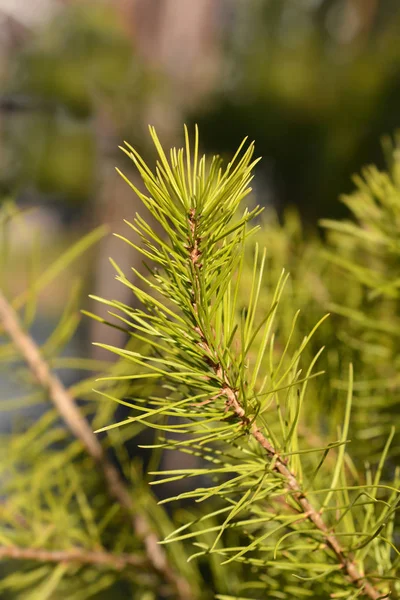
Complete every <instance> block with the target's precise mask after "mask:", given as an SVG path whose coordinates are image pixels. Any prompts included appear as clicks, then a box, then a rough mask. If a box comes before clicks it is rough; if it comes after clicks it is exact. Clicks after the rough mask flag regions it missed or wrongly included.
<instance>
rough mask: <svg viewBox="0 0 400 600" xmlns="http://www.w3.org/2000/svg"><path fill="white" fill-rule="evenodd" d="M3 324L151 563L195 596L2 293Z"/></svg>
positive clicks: (183, 599) (184, 595)
mask: <svg viewBox="0 0 400 600" xmlns="http://www.w3.org/2000/svg"><path fill="white" fill-rule="evenodd" d="M0 324H1V326H2V328H3V330H4V331H5V333H6V334H7V335H8V336H9V338H10V339H11V340H12V342H13V343H14V345H15V347H16V348H17V350H18V351H19V353H20V354H21V356H22V357H23V358H24V360H25V362H26V364H27V365H28V367H29V369H30V370H31V372H32V374H33V375H34V377H35V379H36V380H37V382H38V383H39V385H40V386H42V387H43V389H44V390H46V392H47V393H48V395H49V398H50V399H51V401H52V402H53V404H54V406H55V407H56V409H57V410H58V412H59V414H60V416H61V417H62V418H63V420H64V422H65V424H66V425H67V427H68V428H69V430H70V431H71V432H72V433H73V434H74V436H75V437H76V438H77V439H78V440H80V442H81V443H82V445H83V447H84V448H85V450H86V451H87V453H88V454H89V456H91V458H92V459H93V460H94V462H95V463H96V464H97V465H98V467H99V471H100V473H102V475H103V477H104V480H105V483H106V486H107V488H108V491H109V493H110V496H111V497H112V498H113V500H115V501H116V502H118V504H119V505H120V506H121V508H122V510H123V511H125V512H126V513H127V514H128V516H129V519H130V521H131V524H132V527H133V531H134V532H135V534H136V535H137V536H138V538H139V539H140V540H141V541H142V543H143V545H144V547H145V550H146V554H147V558H148V561H149V564H150V565H151V566H152V567H153V569H154V570H155V571H156V572H157V573H159V574H160V575H161V576H162V577H163V578H164V580H165V581H167V582H168V583H169V584H170V585H171V587H172V588H173V590H174V593H175V595H176V597H177V598H179V599H180V600H188V599H190V598H191V597H192V596H191V588H190V585H189V584H188V583H187V582H186V581H185V580H184V579H183V578H182V577H181V576H180V575H178V574H177V573H176V572H175V570H174V569H173V568H172V567H171V565H170V564H169V561H168V558H167V555H166V553H165V552H164V550H163V549H162V548H161V546H160V545H159V539H158V537H157V535H156V533H155V532H154V530H153V528H152V527H151V525H150V523H149V522H148V521H147V518H146V516H145V515H144V514H143V512H139V511H138V510H137V507H136V506H135V504H134V502H133V499H132V496H131V493H130V492H129V490H128V489H127V487H126V486H125V483H124V481H123V480H122V478H121V476H120V474H119V472H118V470H117V469H116V468H115V467H114V465H113V464H112V462H111V461H110V460H109V459H108V457H107V455H106V453H105V451H104V449H103V447H102V445H101V443H100V442H99V440H98V438H96V436H95V435H94V434H93V432H92V430H91V428H90V426H89V424H88V422H87V421H86V420H85V418H84V417H83V415H82V414H81V413H80V411H79V409H78V407H77V406H76V404H75V402H74V399H73V397H72V396H71V395H70V393H69V392H68V390H67V389H66V388H65V387H64V385H63V384H62V382H61V381H60V379H59V378H58V377H57V376H56V375H55V374H54V373H52V372H51V370H50V367H49V365H48V364H47V362H46V361H45V359H44V358H43V356H42V354H41V353H40V350H39V348H38V346H37V345H36V343H35V342H34V340H33V339H32V338H31V337H30V336H29V335H28V334H27V333H26V332H25V331H24V330H23V327H22V325H21V323H20V320H19V318H18V315H17V313H16V312H15V310H14V309H13V308H12V306H11V304H10V303H9V302H8V301H7V299H6V297H5V296H4V294H3V293H2V292H1V290H0Z"/></svg>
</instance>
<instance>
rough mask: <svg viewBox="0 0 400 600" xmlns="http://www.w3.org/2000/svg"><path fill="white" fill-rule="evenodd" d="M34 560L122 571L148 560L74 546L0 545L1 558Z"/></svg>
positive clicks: (140, 565) (131, 555)
mask: <svg viewBox="0 0 400 600" xmlns="http://www.w3.org/2000/svg"><path fill="white" fill-rule="evenodd" d="M5 558H9V559H12V560H33V561H37V562H54V563H61V562H62V563H79V564H82V565H104V566H105V567H110V568H111V569H116V570H118V571H122V570H123V569H125V568H126V567H136V568H143V567H146V566H148V564H149V563H148V560H147V559H143V558H140V557H139V556H135V555H133V554H110V553H109V552H91V551H89V550H82V549H80V548H74V549H73V550H43V549H41V548H20V547H18V546H0V559H5Z"/></svg>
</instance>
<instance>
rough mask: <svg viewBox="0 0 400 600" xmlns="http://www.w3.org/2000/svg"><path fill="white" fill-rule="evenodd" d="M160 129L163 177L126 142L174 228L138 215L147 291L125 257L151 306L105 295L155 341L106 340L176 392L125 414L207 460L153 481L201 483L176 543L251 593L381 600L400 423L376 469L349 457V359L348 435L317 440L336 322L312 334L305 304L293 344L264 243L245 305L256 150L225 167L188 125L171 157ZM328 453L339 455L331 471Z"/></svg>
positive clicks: (137, 332)
mask: <svg viewBox="0 0 400 600" xmlns="http://www.w3.org/2000/svg"><path fill="white" fill-rule="evenodd" d="M151 134H152V137H153V140H154V143H155V146H156V148H157V151H158V156H159V160H158V161H157V165H156V167H155V170H154V171H151V169H150V168H149V167H148V166H147V165H146V164H145V163H144V161H143V160H142V159H141V157H140V156H139V155H138V153H137V152H136V151H135V150H134V149H133V148H131V147H130V146H129V145H126V147H125V148H124V150H125V152H126V153H127V154H128V155H129V156H130V158H131V159H132V161H133V162H134V164H135V165H136V167H137V169H138V171H139V173H140V175H141V177H142V179H143V183H144V185H145V187H146V190H147V193H142V192H141V191H140V190H138V189H136V188H135V187H134V186H133V185H132V184H131V185H132V187H133V189H134V191H135V192H136V193H137V194H138V195H139V197H140V198H141V200H142V201H143V204H144V205H145V206H146V208H147V209H148V211H149V212H150V214H151V216H152V218H153V219H154V220H155V221H157V222H158V224H159V226H161V227H162V229H163V231H164V236H160V235H159V233H157V232H156V231H155V229H154V228H153V226H152V225H150V224H149V222H148V221H147V220H146V219H145V218H143V217H142V216H141V215H139V214H137V215H136V217H135V218H134V220H133V222H132V223H128V225H129V226H130V227H131V228H132V229H133V231H134V232H135V233H136V234H138V235H139V236H140V238H141V241H142V245H137V244H133V245H134V246H135V248H136V249H137V251H139V252H141V253H142V254H143V255H144V256H145V259H146V266H147V269H148V275H147V276H140V274H139V273H138V272H136V273H135V274H136V276H138V277H141V279H142V283H143V284H144V286H145V287H144V288H142V287H140V288H139V287H138V286H137V285H135V284H134V283H132V282H131V281H130V279H129V278H128V276H126V275H125V274H124V273H123V272H122V271H121V270H120V269H119V267H118V266H117V265H115V267H116V271H117V279H118V280H119V281H120V282H121V283H122V284H124V285H126V286H128V287H129V288H130V289H132V292H133V294H134V295H135V296H136V298H137V299H138V300H140V301H141V303H142V307H141V308H138V309H131V308H130V307H129V306H126V305H121V304H120V303H117V302H113V301H112V300H102V301H103V302H106V304H108V305H109V307H110V309H111V312H112V314H113V315H114V316H115V315H117V316H118V315H119V318H120V320H121V322H122V323H125V325H126V330H127V332H128V333H129V334H130V335H131V336H132V337H133V338H137V339H140V340H141V341H145V343H146V344H147V345H148V347H149V348H151V349H152V351H151V352H147V353H146V354H142V353H140V352H135V351H131V350H129V349H121V348H113V347H110V346H107V345H103V347H105V348H108V349H109V350H110V351H112V352H114V353H116V354H117V355H118V356H120V357H122V358H125V359H127V360H128V361H131V363H132V368H133V372H132V374H130V375H123V376H122V379H124V380H126V379H131V380H138V379H143V380H147V379H149V378H150V379H152V380H154V381H155V382H156V383H157V386H158V387H159V389H160V390H163V391H162V393H158V394H154V395H152V396H150V397H149V398H148V401H147V402H142V401H141V399H140V398H135V397H132V398H131V399H130V401H129V405H130V407H131V409H132V413H133V414H132V416H131V417H129V418H128V419H127V420H125V421H124V422H123V424H127V423H132V424H133V423H144V424H146V426H147V427H149V428H152V429H155V430H156V431H157V433H158V439H157V441H156V443H155V444H153V445H152V447H153V448H162V449H165V450H171V449H174V450H176V449H178V450H180V451H182V452H184V453H189V454H192V455H194V456H196V457H198V459H200V465H199V468H198V469H193V468H190V469H180V468H176V469H173V470H168V471H166V470H164V471H154V472H153V475H154V480H153V482H152V484H153V485H159V484H162V483H170V482H172V481H179V480H181V479H187V478H189V479H193V480H194V483H193V487H192V488H191V489H189V490H188V491H186V492H183V493H180V494H179V495H178V496H174V497H171V498H168V499H167V500H166V501H183V500H189V499H194V500H195V501H196V502H197V503H201V504H202V505H203V506H204V509H203V510H204V514H203V515H202V516H200V517H196V516H195V517H194V518H193V519H192V520H191V521H189V522H187V523H184V524H183V525H181V526H180V527H178V528H177V529H176V530H175V532H173V533H172V534H171V535H169V536H168V537H167V538H166V540H165V543H166V544H168V546H169V545H172V546H173V544H174V543H175V542H177V541H183V540H185V541H186V540H188V541H192V542H193V544H194V550H193V554H192V556H191V559H194V558H196V559H197V560H200V561H206V560H211V559H210V558H209V557H211V556H213V555H217V556H218V557H219V558H220V563H221V565H222V566H225V565H226V566H228V565H232V564H233V563H238V566H239V567H240V568H241V569H242V571H241V572H240V573H241V575H240V583H239V588H240V594H242V595H241V596H240V597H250V596H251V595H252V594H253V595H252V596H251V597H265V595H266V594H267V595H268V597H279V598H289V597H293V595H294V594H298V595H300V596H304V595H308V594H309V595H313V596H314V597H316V596H320V597H324V595H326V594H331V595H332V597H346V598H350V597H354V598H355V597H359V596H366V597H370V598H380V597H382V598H383V597H386V596H387V594H388V593H389V588H390V589H391V590H392V592H393V593H395V592H394V590H395V589H396V585H397V584H395V583H393V582H394V581H395V580H396V572H397V563H398V561H397V556H398V554H397V551H396V549H395V544H394V541H393V540H394V538H393V535H394V518H395V514H396V508H397V503H398V501H399V497H398V483H399V482H398V476H399V475H398V473H397V472H396V473H395V475H394V480H392V481H389V482H386V481H384V480H382V471H383V466H384V463H385V459H386V455H387V453H388V450H389V447H390V443H391V439H392V437H393V433H391V434H390V436H389V438H388V441H387V443H386V445H385V447H384V449H383V452H382V455H381V457H380V459H379V462H378V465H377V468H376V469H374V470H372V469H371V468H368V469H367V470H366V472H365V471H364V472H363V471H361V472H360V471H357V470H356V468H355V466H354V463H353V462H352V461H351V458H350V457H349V456H348V454H347V445H348V442H349V439H348V434H349V425H350V416H351V404H352V396H353V367H352V365H350V366H348V368H347V371H348V386H347V387H348V390H347V400H346V403H345V407H344V411H343V412H344V415H343V422H342V424H341V426H340V427H339V428H338V430H337V433H336V436H334V437H332V439H330V440H329V441H328V442H327V440H326V439H321V441H320V445H319V446H318V445H312V444H310V443H308V435H307V422H306V421H304V420H303V412H305V413H306V414H307V413H309V412H311V411H312V410H313V411H314V412H315V411H316V410H318V404H317V402H318V401H317V397H316V396H315V395H314V396H313V397H312V400H311V403H312V404H311V406H310V407H309V408H308V409H307V408H306V409H305V410H304V409H303V407H304V406H307V403H308V402H310V398H309V394H308V389H309V384H310V382H311V381H312V380H313V379H315V378H316V377H318V376H319V375H321V373H320V372H318V371H317V363H318V359H319V357H320V355H321V352H322V348H321V349H320V350H318V351H317V353H316V354H315V356H313V357H312V358H310V357H308V356H307V354H306V349H307V347H308V346H309V345H310V341H311V340H312V338H313V336H314V335H315V334H316V332H317V331H318V330H319V328H321V327H323V326H324V325H323V322H324V320H325V317H322V318H321V319H319V320H318V321H317V322H316V323H315V324H314V326H313V327H312V328H311V329H310V331H309V332H308V333H307V334H306V335H305V336H304V337H303V338H302V339H299V338H298V336H296V335H295V333H294V332H295V330H296V321H297V319H298V313H294V314H293V315H292V317H291V325H290V327H289V329H288V333H287V337H286V339H285V340H281V343H280V344H277V333H278V331H279V317H280V308H281V304H280V303H281V299H282V296H283V294H284V288H285V285H286V284H287V280H288V275H286V273H285V272H284V271H282V273H281V274H280V275H279V277H278V278H277V280H276V282H275V288H274V291H273V293H272V294H271V302H270V304H269V306H267V305H266V303H265V297H264V296H263V295H262V294H261V290H262V286H263V275H264V271H265V268H266V263H267V261H266V257H267V251H265V250H260V249H259V247H258V246H256V247H255V252H254V259H253V267H252V270H251V276H250V278H247V280H248V281H247V285H246V287H245V288H244V294H245V296H246V302H245V305H244V306H243V303H242V302H241V301H239V300H242V299H243V291H242V290H243V285H244V281H246V277H245V276H244V275H243V272H244V271H245V269H244V263H245V261H244V256H245V251H244V247H245V243H246V240H247V238H248V237H249V236H251V234H252V233H254V232H255V229H256V228H257V226H256V227H254V226H253V227H252V226H251V225H250V226H249V225H248V224H249V222H250V221H251V220H252V219H254V218H255V217H257V215H258V214H259V209H258V208H255V209H253V210H249V209H247V208H245V209H243V208H242V207H241V206H242V203H243V200H244V199H245V198H246V197H247V195H248V193H249V191H250V188H249V184H250V181H251V177H252V175H251V173H252V168H253V166H254V164H255V161H254V160H253V159H252V155H253V146H252V145H250V146H248V147H247V148H246V146H245V143H244V144H243V145H242V146H241V147H240V148H239V150H238V152H237V154H236V155H235V157H234V158H233V160H232V161H231V162H230V163H229V164H228V165H227V167H226V168H225V169H223V168H222V167H221V164H220V160H219V159H218V158H217V157H214V158H213V159H212V160H211V161H207V160H206V157H204V156H203V157H201V158H200V157H199V156H198V139H197V133H196V139H195V143H194V148H193V150H191V148H190V143H189V137H188V135H187V132H186V145H185V148H184V149H180V150H176V149H172V150H171V152H170V155H169V156H168V157H167V155H166V154H165V153H164V150H163V148H162V146H161V144H160V142H159V140H158V138H157V135H156V133H155V131H154V130H153V129H151ZM128 183H129V182H128ZM125 241H127V242H128V243H132V242H129V239H126V240H125ZM260 313H261V314H260ZM285 317H286V318H288V316H287V315H285ZM296 342H297V343H296ZM340 376H341V377H343V374H342V373H340ZM112 380H113V381H120V380H121V377H118V376H117V377H113V378H112ZM114 400H116V401H117V402H118V401H119V399H118V398H117V397H114ZM125 402H126V401H125ZM121 424H122V423H117V424H113V425H111V426H108V427H106V428H104V429H105V430H109V429H110V428H113V427H115V426H116V425H121ZM314 438H315V435H314ZM313 441H315V439H313ZM328 454H333V456H334V457H335V458H334V463H333V465H332V463H331V466H330V467H329V462H328V461H327V457H328ZM164 502H165V501H164ZM203 521H205V522H206V523H205V525H203V526H201V523H202V522H203ZM213 564H215V563H213ZM245 573H246V574H245ZM396 591H397V590H396ZM235 593H239V589H238V590H235ZM243 594H244V595H243ZM246 594H247V595H246ZM254 594H255V595H254ZM217 597H219V598H234V597H237V596H234V595H229V594H228V595H226V594H222V595H221V594H220V595H218V596H217Z"/></svg>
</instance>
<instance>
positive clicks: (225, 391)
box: [188, 209, 382, 600]
mask: <svg viewBox="0 0 400 600" xmlns="http://www.w3.org/2000/svg"><path fill="white" fill-rule="evenodd" d="M188 225H189V231H190V233H191V237H192V240H193V242H192V245H191V246H189V248H188V250H189V260H190V261H191V265H192V271H193V273H194V277H195V283H196V286H195V287H196V288H197V291H200V290H201V286H200V271H201V269H202V267H203V265H202V264H201V261H200V257H201V253H202V252H201V242H202V240H201V237H200V236H199V235H198V234H197V220H196V216H195V210H194V209H191V210H190V212H189V217H188ZM201 300H202V299H201V298H199V297H196V295H195V296H194V300H193V302H192V306H193V311H194V313H195V314H196V315H197V316H198V309H197V304H198V303H200V302H201ZM196 321H197V323H199V321H200V320H199V319H196ZM195 331H196V333H197V334H198V335H199V336H200V339H201V341H200V342H199V346H200V347H201V349H202V350H203V351H204V353H205V356H206V357H207V358H206V360H207V361H208V357H209V356H212V355H213V352H212V347H213V346H215V344H213V343H212V342H211V340H209V339H207V334H206V332H205V331H203V330H202V329H201V327H199V325H196V326H195ZM208 364H209V361H208ZM211 366H212V368H213V370H214V372H215V375H216V377H217V379H218V380H219V381H220V382H221V392H220V397H221V398H223V397H225V410H226V411H227V412H228V411H229V410H230V411H232V412H233V413H234V414H235V415H236V417H237V418H238V419H239V420H240V422H241V424H242V426H243V429H244V430H246V431H249V432H250V434H251V435H252V437H253V438H254V439H255V440H256V441H257V443H258V444H259V445H260V446H261V447H262V448H263V449H264V451H265V452H266V454H267V456H268V458H269V459H270V460H271V461H272V464H273V465H274V467H273V469H274V470H275V471H276V472H277V473H279V474H280V475H281V476H282V477H283V478H284V480H285V482H286V487H287V489H288V490H289V491H290V492H291V494H290V495H291V497H292V498H293V499H294V500H295V501H296V502H297V504H298V505H299V507H300V508H301V510H302V512H303V514H304V515H306V516H307V518H308V519H309V520H310V521H311V522H312V523H313V524H314V525H315V527H316V528H317V529H318V530H319V531H320V532H321V533H322V534H323V537H324V539H325V543H326V545H327V546H328V547H329V548H330V549H331V550H332V551H333V553H334V554H335V556H336V558H337V560H338V562H339V564H340V565H341V567H342V569H343V572H344V573H346V575H347V576H348V578H349V580H350V581H351V583H352V584H353V585H355V586H357V587H358V588H361V589H362V590H363V592H364V594H365V595H366V596H367V597H368V598H371V599H372V600H378V598H382V594H381V592H379V591H378V590H377V589H376V588H375V587H374V586H373V585H372V584H371V583H370V582H369V581H368V580H367V579H366V578H365V577H364V576H363V575H362V574H361V573H360V571H359V570H358V568H357V565H356V564H355V562H354V561H353V560H352V558H351V556H347V555H346V553H345V552H344V550H343V548H342V546H341V544H340V543H339V541H338V539H337V537H335V535H334V534H332V533H330V532H329V529H328V527H327V525H326V524H325V522H324V520H323V518H322V515H321V513H320V512H319V511H317V510H316V509H315V508H314V507H313V505H312V504H311V502H310V501H309V500H308V499H307V497H306V495H305V494H304V493H303V491H302V489H301V486H300V484H299V482H298V481H297V478H296V476H295V474H294V473H292V471H291V470H290V469H289V467H288V465H287V460H285V459H283V458H282V457H281V456H279V454H278V452H277V451H276V450H275V448H274V446H273V445H272V444H271V442H270V441H269V440H268V439H267V438H266V437H265V435H264V434H263V432H262V431H261V429H260V427H259V426H258V425H257V423H256V420H255V419H250V418H249V417H248V416H247V415H246V412H245V410H244V408H243V406H242V405H241V403H240V400H239V396H238V393H237V391H236V389H235V387H234V386H233V385H232V383H231V382H230V381H229V376H228V374H227V373H226V372H224V369H223V366H222V364H220V363H215V362H213V363H212V365H211Z"/></svg>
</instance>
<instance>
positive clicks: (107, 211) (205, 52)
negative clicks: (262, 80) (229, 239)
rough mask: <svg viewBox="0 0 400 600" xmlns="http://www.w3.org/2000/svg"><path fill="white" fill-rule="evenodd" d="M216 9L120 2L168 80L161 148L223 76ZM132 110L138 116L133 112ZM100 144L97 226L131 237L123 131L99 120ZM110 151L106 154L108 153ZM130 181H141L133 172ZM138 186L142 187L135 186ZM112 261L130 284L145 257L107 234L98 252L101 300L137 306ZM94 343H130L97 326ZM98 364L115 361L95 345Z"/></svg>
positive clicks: (150, 115) (159, 97)
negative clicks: (121, 154)
mask: <svg viewBox="0 0 400 600" xmlns="http://www.w3.org/2000/svg"><path fill="white" fill-rule="evenodd" d="M216 5H218V2H215V1H213V0H196V2H188V1H187V0H118V1H117V2H115V8H116V10H118V11H119V12H120V14H121V18H122V20H123V23H124V25H125V27H127V28H128V30H129V33H130V35H131V37H132V41H133V43H136V46H137V51H138V53H139V55H140V56H141V57H142V59H143V60H144V62H145V64H147V65H148V67H149V68H150V69H152V70H154V71H158V72H159V76H160V77H161V78H165V85H162V86H159V88H157V89H156V90H155V91H154V92H153V93H152V94H151V96H150V97H149V98H148V100H147V106H146V109H145V113H144V114H143V116H142V119H143V121H145V124H146V125H147V123H150V124H152V125H154V126H155V127H156V128H157V130H158V132H159V133H160V136H161V137H162V140H163V143H165V144H166V145H167V146H168V145H173V144H175V143H177V141H178V140H179V139H181V136H182V131H181V128H182V126H183V122H182V116H183V113H184V111H185V109H186V108H187V107H188V106H192V105H193V104H195V103H197V102H199V100H200V99H201V98H202V97H204V95H205V94H206V93H208V92H209V91H210V89H211V87H212V84H213V81H214V78H215V76H216V73H217V70H218V60H217V59H218V49H217V44H216V41H217V39H216V38H217V36H216ZM133 110H134V109H133ZM97 131H98V142H99V144H98V145H99V148H102V149H103V150H100V156H99V161H100V170H101V172H100V181H99V197H98V198H97V199H96V204H98V207H97V208H96V212H97V211H98V214H97V220H98V221H100V222H103V223H107V224H109V225H110V227H111V230H112V231H113V232H118V233H122V234H125V235H128V236H129V238H130V239H132V235H133V231H131V230H128V228H127V226H126V225H125V224H124V223H123V219H124V218H128V219H129V218H130V217H131V216H132V215H134V213H135V212H136V211H137V209H138V207H139V204H140V203H139V201H138V199H137V198H136V197H135V195H134V194H133V193H132V190H130V188H129V187H128V186H127V185H126V183H125V182H124V181H123V180H122V179H121V178H120V177H119V175H118V174H117V173H116V172H115V166H116V162H115V154H114V153H112V152H111V153H110V154H109V153H108V152H107V147H109V148H110V147H113V146H114V147H115V148H116V147H117V146H118V144H120V143H121V140H119V139H118V135H117V134H116V131H117V127H116V125H115V124H113V123H112V122H110V120H109V119H107V118H106V117H105V116H104V115H100V114H99V115H98V122H97ZM104 148H105V150H104ZM129 177H131V178H132V177H133V178H135V177H136V178H137V176H136V174H135V173H129ZM134 183H135V185H138V186H139V187H140V181H137V180H136V181H134ZM110 256H111V257H112V258H114V260H115V261H116V262H117V264H118V265H119V266H120V267H121V268H122V270H123V271H124V272H125V274H126V275H127V277H132V276H133V273H132V271H131V267H132V266H134V267H135V268H137V269H138V270H140V269H141V268H142V267H141V257H140V256H138V254H137V253H135V252H132V251H131V249H130V248H129V247H128V246H127V244H124V243H123V242H122V241H121V240H119V239H118V238H116V237H115V236H112V235H109V236H107V238H105V239H104V240H103V242H102V243H101V245H100V246H99V254H98V260H97V265H96V274H95V280H96V281H95V293H96V295H98V296H101V297H106V298H110V299H111V298H112V299H115V300H118V301H120V302H123V303H125V304H128V305H132V301H133V296H132V293H131V292H130V291H129V289H128V288H127V287H126V286H123V285H121V284H120V283H119V282H118V281H116V280H115V278H114V269H113V268H112V266H111V265H110V263H109V260H108V258H109V257H110ZM95 311H96V313H97V314H101V315H102V316H104V317H106V316H107V318H109V316H108V315H107V308H106V307H105V306H103V305H99V304H98V303H96V307H95ZM90 326H91V331H90V339H91V340H92V341H105V339H106V340H107V343H108V344H111V345H116V346H118V345H121V344H123V343H124V339H123V335H124V334H123V333H122V332H120V331H118V330H117V329H115V330H110V328H107V331H105V328H104V326H102V325H101V324H100V323H98V322H96V321H93V322H92V323H91V325H90ZM93 355H94V356H95V357H96V358H101V359H109V360H111V356H112V355H111V354H110V353H109V352H105V351H102V350H101V349H100V348H98V347H95V346H93Z"/></svg>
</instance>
